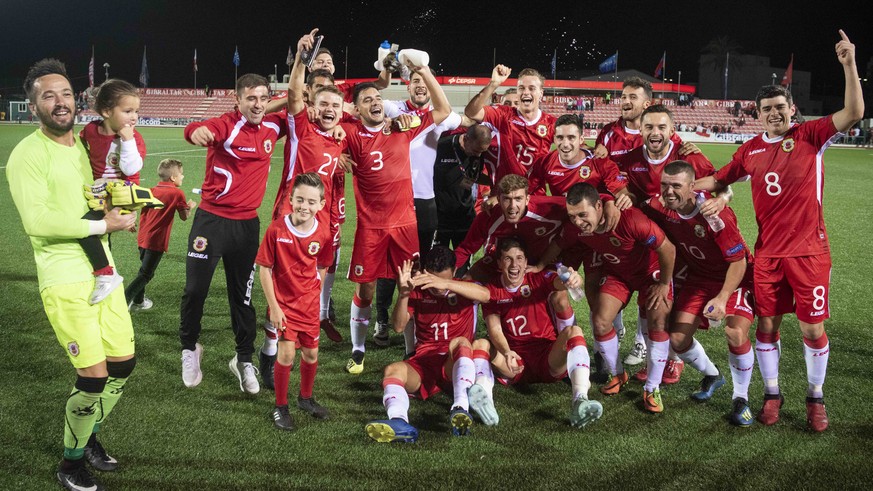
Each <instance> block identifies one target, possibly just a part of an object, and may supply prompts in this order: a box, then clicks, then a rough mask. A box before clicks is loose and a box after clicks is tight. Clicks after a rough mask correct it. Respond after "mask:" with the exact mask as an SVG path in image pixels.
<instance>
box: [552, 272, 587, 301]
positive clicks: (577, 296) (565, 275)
mask: <svg viewBox="0 0 873 491" xmlns="http://www.w3.org/2000/svg"><path fill="white" fill-rule="evenodd" d="M555 266H557V269H558V278H561V281H563V282H564V285H566V284H567V281H568V280H569V279H570V268H568V267H567V266H564V265H563V264H562V263H557V264H556V265H555ZM567 293H569V294H570V298H572V299H573V300H576V301H579V300H582V297H584V296H585V292H583V291H582V289H581V288H579V287H576V288H570V287H567Z"/></svg>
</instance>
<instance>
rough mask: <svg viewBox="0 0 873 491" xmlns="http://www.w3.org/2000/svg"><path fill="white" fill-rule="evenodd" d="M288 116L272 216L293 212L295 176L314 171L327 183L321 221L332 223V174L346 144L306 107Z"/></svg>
mask: <svg viewBox="0 0 873 491" xmlns="http://www.w3.org/2000/svg"><path fill="white" fill-rule="evenodd" d="M285 114H287V111H286V112H285ZM286 120H287V122H288V140H287V141H286V142H285V167H284V169H283V170H282V181H281V182H280V184H279V192H278V193H277V194H276V202H275V203H274V204H273V219H274V220H275V219H277V218H279V217H281V216H285V215H287V214H288V213H290V212H291V204H290V202H289V199H290V196H291V186H293V185H294V178H295V177H297V176H298V175H299V174H305V173H307V172H314V173H316V174H318V177H320V178H321V182H322V184H324V200H325V203H324V208H322V209H321V211H320V212H318V219H319V221H320V222H322V223H330V210H331V206H332V201H333V185H334V178H333V175H334V172H335V171H336V167H337V162H339V157H340V154H342V152H343V149H344V148H345V145H344V144H343V143H340V142H337V141H336V140H335V139H334V138H333V136H331V135H330V134H328V133H326V132H324V131H322V129H321V128H320V127H319V126H318V124H316V123H312V122H310V121H309V113H308V112H307V110H306V108H304V109H302V110H301V111H300V112H298V113H297V114H295V115H294V116H289V117H287V119H286Z"/></svg>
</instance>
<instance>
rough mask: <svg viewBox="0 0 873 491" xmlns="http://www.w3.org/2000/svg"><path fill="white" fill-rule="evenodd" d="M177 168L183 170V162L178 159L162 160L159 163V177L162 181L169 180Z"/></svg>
mask: <svg viewBox="0 0 873 491" xmlns="http://www.w3.org/2000/svg"><path fill="white" fill-rule="evenodd" d="M176 169H178V170H179V171H180V172H181V171H182V162H180V161H178V160H176V159H164V160H161V163H160V164H158V177H160V178H161V180H162V181H169V180H170V178H171V177H173V174H175V173H176Z"/></svg>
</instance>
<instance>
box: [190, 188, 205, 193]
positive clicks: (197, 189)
mask: <svg viewBox="0 0 873 491" xmlns="http://www.w3.org/2000/svg"><path fill="white" fill-rule="evenodd" d="M191 192H192V193H194V194H201V193H202V192H203V190H202V189H200V188H194V189H192V190H191Z"/></svg>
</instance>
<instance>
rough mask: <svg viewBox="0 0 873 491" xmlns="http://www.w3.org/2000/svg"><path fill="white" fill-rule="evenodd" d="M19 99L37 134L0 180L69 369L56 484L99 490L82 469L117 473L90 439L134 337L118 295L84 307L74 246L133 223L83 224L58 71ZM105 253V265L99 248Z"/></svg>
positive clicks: (83, 164)
mask: <svg viewBox="0 0 873 491" xmlns="http://www.w3.org/2000/svg"><path fill="white" fill-rule="evenodd" d="M24 91H25V93H26V94H27V96H28V99H29V100H30V101H31V102H30V110H31V112H32V113H33V115H34V116H36V117H37V118H38V119H39V129H37V130H36V131H35V132H33V133H31V134H30V136H28V137H26V138H25V139H23V140H22V141H21V142H19V143H18V145H16V146H15V148H14V149H13V150H12V153H11V154H10V156H9V163H8V165H7V167H6V177H7V179H8V181H9V190H10V193H11V194H12V199H13V201H14V202H15V206H16V207H17V208H18V212H19V214H20V215H21V222H22V224H23V225H24V231H25V233H26V234H27V235H28V237H29V238H30V244H31V246H32V247H33V255H34V260H35V262H36V268H37V277H38V279H39V289H40V297H41V299H42V303H43V307H44V308H45V313H46V316H47V317H48V320H49V323H50V324H51V326H52V329H54V332H55V336H56V337H57V340H58V342H59V343H60V345H61V347H62V348H63V349H64V350H65V351H66V353H67V356H68V357H69V360H70V363H71V364H72V365H73V368H75V370H76V382H75V386H74V388H73V391H72V392H71V393H70V395H69V397H67V400H66V410H65V413H64V458H63V460H62V461H61V464H60V466H59V468H58V471H57V478H58V481H60V483H61V485H63V486H64V487H65V488H66V489H70V490H79V489H99V486H98V485H97V484H96V483H95V481H94V478H93V476H92V475H91V473H90V472H89V471H88V469H87V468H86V467H85V460H86V459H87V461H88V462H89V463H90V464H91V466H92V467H93V468H95V469H97V470H101V471H112V470H115V468H116V467H117V465H118V462H117V461H116V460H115V459H114V458H112V457H110V456H109V455H107V454H106V451H105V450H104V449H103V446H102V445H101V444H100V442H98V441H97V432H98V431H99V430H100V426H101V424H102V423H103V422H104V421H105V420H106V418H107V417H108V416H109V413H110V412H111V411H112V409H113V408H114V407H115V405H116V404H117V403H118V401H119V399H120V398H121V395H122V394H123V392H124V387H125V384H126V382H127V379H128V377H129V376H130V374H131V373H132V372H133V368H134V366H135V365H136V358H135V357H134V335H133V326H132V325H131V322H130V314H128V312H127V303H126V302H125V300H124V293H123V292H122V291H121V290H115V291H113V292H112V293H110V294H109V296H108V297H107V298H106V299H105V300H104V301H102V302H100V303H99V304H96V305H91V304H90V303H89V301H88V299H89V296H90V294H91V290H92V289H93V287H94V281H95V280H94V277H93V276H92V275H91V271H92V269H91V265H90V264H89V263H88V259H87V257H86V256H85V253H84V252H83V251H82V248H81V247H80V246H79V244H78V243H77V242H76V239H79V238H82V237H85V236H89V235H94V236H102V235H104V234H106V233H108V232H115V231H119V230H128V229H131V228H132V227H133V226H134V225H135V223H136V214H134V213H131V214H128V215H121V214H120V210H118V209H116V208H113V209H112V210H110V211H108V212H106V213H105V215H104V218H103V219H101V220H86V219H82V218H81V217H82V216H83V215H84V214H85V212H86V211H87V209H88V205H87V204H86V202H85V200H84V199H82V187H83V186H85V185H90V184H92V183H93V177H92V175H91V168H90V166H89V163H88V154H87V153H86V152H85V147H84V146H83V145H82V144H81V142H80V140H79V138H77V137H76V135H75V133H74V132H73V124H74V123H75V116H76V95H75V92H73V88H72V86H71V84H70V80H69V78H68V77H67V72H66V69H65V68H64V65H63V63H61V62H59V61H58V60H55V59H44V60H41V61H39V62H37V63H35V64H34V65H33V66H32V67H31V68H30V70H29V71H28V74H27V77H26V78H25V82H24ZM103 248H104V250H105V252H106V254H107V256H108V257H109V258H110V261H111V258H112V255H111V254H110V253H109V248H108V247H107V244H106V241H105V240H104V242H103Z"/></svg>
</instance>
